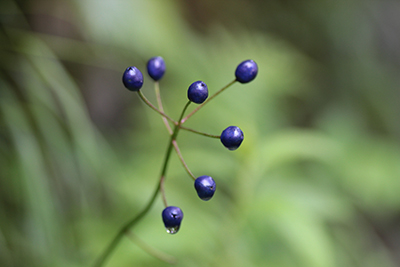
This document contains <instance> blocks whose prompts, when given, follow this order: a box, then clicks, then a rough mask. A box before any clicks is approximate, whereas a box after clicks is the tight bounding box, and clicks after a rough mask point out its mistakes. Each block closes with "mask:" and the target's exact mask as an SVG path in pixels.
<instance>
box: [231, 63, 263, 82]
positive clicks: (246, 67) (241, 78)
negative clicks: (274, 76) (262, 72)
mask: <svg viewBox="0 0 400 267" xmlns="http://www.w3.org/2000/svg"><path fill="white" fill-rule="evenodd" d="M257 73H258V66H257V64H256V63H255V62H254V61H253V60H251V59H249V60H245V61H243V62H242V63H240V64H239V65H238V66H237V68H236V71H235V76H236V80H237V81H238V82H240V83H248V82H251V81H252V80H254V78H255V77H256V76H257Z"/></svg>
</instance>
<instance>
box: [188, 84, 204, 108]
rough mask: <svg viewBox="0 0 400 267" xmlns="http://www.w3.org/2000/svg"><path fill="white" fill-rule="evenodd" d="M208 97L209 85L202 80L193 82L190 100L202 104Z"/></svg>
mask: <svg viewBox="0 0 400 267" xmlns="http://www.w3.org/2000/svg"><path fill="white" fill-rule="evenodd" d="M207 97H208V87H207V85H206V84H205V83H204V82H202V81H197V82H194V83H192V84H191V85H190V86H189V89H188V98H189V100H190V101H192V102H194V103H196V104H201V103H203V102H204V101H206V99H207Z"/></svg>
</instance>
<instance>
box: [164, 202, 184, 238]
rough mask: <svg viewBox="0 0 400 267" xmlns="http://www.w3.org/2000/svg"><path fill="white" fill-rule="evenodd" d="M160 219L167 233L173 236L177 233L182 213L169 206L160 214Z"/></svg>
mask: <svg viewBox="0 0 400 267" xmlns="http://www.w3.org/2000/svg"><path fill="white" fill-rule="evenodd" d="M162 219H163V222H164V226H165V229H167V233H169V234H175V233H177V232H178V231H179V227H180V226H181V222H182V219H183V212H182V210H181V209H180V208H178V207H174V206H169V207H166V208H165V209H164V210H163V212H162Z"/></svg>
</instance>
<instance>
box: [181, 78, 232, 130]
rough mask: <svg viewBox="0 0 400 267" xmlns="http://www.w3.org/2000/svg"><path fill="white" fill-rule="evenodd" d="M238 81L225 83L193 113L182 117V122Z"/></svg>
mask: <svg viewBox="0 0 400 267" xmlns="http://www.w3.org/2000/svg"><path fill="white" fill-rule="evenodd" d="M235 82H236V79H235V80H233V81H231V82H230V83H228V84H227V85H225V86H224V87H222V88H221V89H220V90H219V91H217V92H215V93H214V94H213V95H212V96H210V97H209V98H208V99H207V100H206V101H205V102H204V103H203V104H200V105H199V106H198V107H197V108H196V109H194V110H193V111H192V112H191V113H189V115H187V116H186V117H185V118H184V119H182V120H181V121H180V123H181V124H183V123H184V122H185V121H187V120H188V119H189V118H190V117H192V116H193V115H194V114H195V113H196V112H197V111H199V109H201V108H202V107H204V105H205V104H207V103H208V102H210V101H211V100H212V99H213V98H215V97H216V96H217V95H219V94H220V93H222V92H223V91H224V90H225V89H227V88H228V87H229V86H231V85H232V84H234V83H235Z"/></svg>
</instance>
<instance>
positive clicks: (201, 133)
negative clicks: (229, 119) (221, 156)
mask: <svg viewBox="0 0 400 267" xmlns="http://www.w3.org/2000/svg"><path fill="white" fill-rule="evenodd" d="M180 127H181V129H182V130H185V131H188V132H192V133H195V134H199V135H204V136H207V137H211V138H218V139H219V138H220V137H221V136H220V135H214V134H208V133H204V132H200V131H197V130H194V129H191V128H187V127H184V126H182V125H181V126H180Z"/></svg>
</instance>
